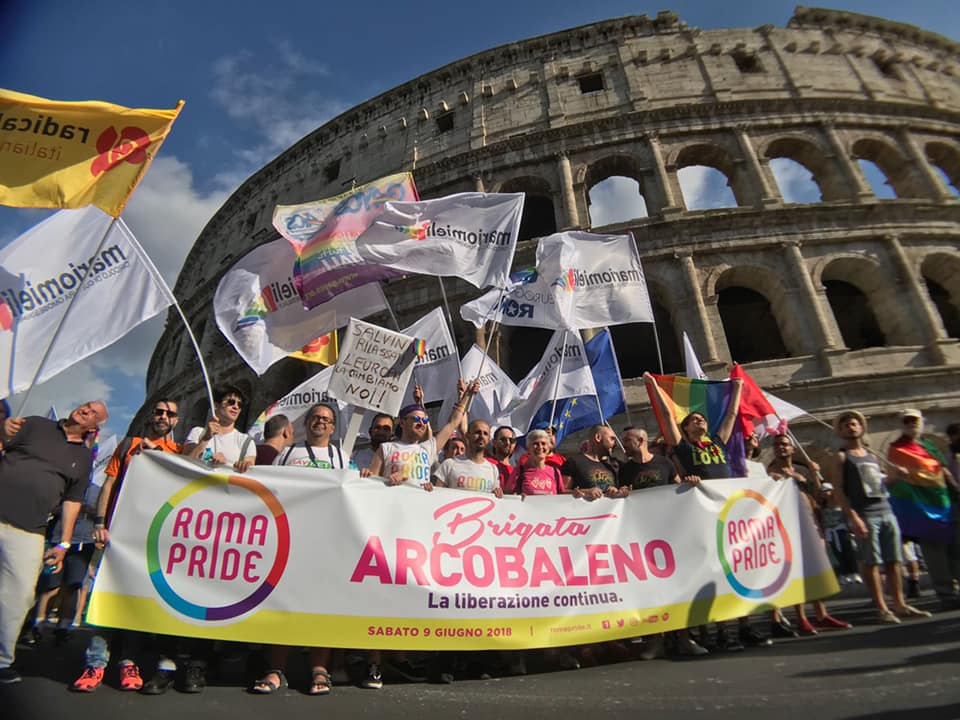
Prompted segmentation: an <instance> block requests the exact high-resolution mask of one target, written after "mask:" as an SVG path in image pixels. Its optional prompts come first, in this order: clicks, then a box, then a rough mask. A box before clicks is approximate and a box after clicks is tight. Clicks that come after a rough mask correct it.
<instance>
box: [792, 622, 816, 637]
mask: <svg viewBox="0 0 960 720" xmlns="http://www.w3.org/2000/svg"><path fill="white" fill-rule="evenodd" d="M797 628H798V629H799V630H800V634H801V635H803V636H804V637H809V636H810V635H816V634H817V629H816V628H815V627H814V626H813V625H811V624H810V621H809V620H807V619H806V618H803V619H802V620H800V622H798V623H797Z"/></svg>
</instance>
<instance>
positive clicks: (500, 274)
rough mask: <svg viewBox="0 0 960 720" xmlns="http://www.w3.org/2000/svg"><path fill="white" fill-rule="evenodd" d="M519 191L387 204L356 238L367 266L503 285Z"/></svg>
mask: <svg viewBox="0 0 960 720" xmlns="http://www.w3.org/2000/svg"><path fill="white" fill-rule="evenodd" d="M523 197H524V196H523V193H459V194H456V195H448V196H446V197H442V198H437V199H435V200H421V201H419V202H388V203H386V207H385V209H384V211H383V213H381V214H380V215H379V217H377V219H376V220H375V221H374V222H373V224H372V225H370V227H369V228H367V229H366V230H365V231H364V232H363V234H362V235H361V236H360V237H359V238H357V251H358V252H359V253H360V255H361V257H363V259H364V260H366V261H367V262H369V263H376V264H378V265H386V266H388V267H391V268H393V269H395V270H402V271H404V272H412V273H419V274H424V275H439V276H456V277H460V278H463V279H464V280H466V281H467V282H469V283H472V284H473V285H475V286H476V287H478V288H484V287H488V286H490V285H494V286H496V287H505V286H506V285H507V282H508V277H509V275H510V265H511V264H512V263H513V251H514V249H515V248H516V245H517V234H518V233H519V232H520V215H521V213H522V212H523Z"/></svg>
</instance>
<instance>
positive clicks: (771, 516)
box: [717, 489, 793, 600]
mask: <svg viewBox="0 0 960 720" xmlns="http://www.w3.org/2000/svg"><path fill="white" fill-rule="evenodd" d="M757 506H759V507H757ZM717 554H718V555H719V557H720V564H721V565H722V566H723V572H724V574H725V575H726V577H727V582H728V583H730V587H732V588H733V589H734V591H735V592H736V593H737V594H738V595H740V596H741V597H745V598H750V599H753V600H760V599H764V598H769V597H772V596H774V595H776V594H777V593H779V592H780V591H781V590H782V589H783V587H784V585H786V582H787V579H788V578H789V577H790V568H791V566H792V565H793V548H792V546H791V544H790V536H789V535H788V534H787V531H786V528H784V526H783V521H782V519H781V518H780V511H779V510H778V509H777V506H776V505H774V504H773V503H771V502H770V501H769V500H767V498H765V497H764V496H763V495H761V494H760V493H758V492H756V491H754V490H746V489H742V490H737V491H736V492H734V493H733V494H732V495H731V496H730V497H729V498H728V499H727V502H726V504H725V505H724V506H723V509H722V510H721V511H720V515H719V517H718V518H717Z"/></svg>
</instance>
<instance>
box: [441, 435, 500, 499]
mask: <svg viewBox="0 0 960 720" xmlns="http://www.w3.org/2000/svg"><path fill="white" fill-rule="evenodd" d="M489 442H490V424H489V423H488V422H486V421H484V420H472V421H471V422H470V425H469V426H468V428H467V437H466V445H467V452H466V456H465V457H462V458H447V459H446V460H444V461H443V462H442V463H440V465H439V466H438V467H437V469H436V470H435V471H434V473H433V482H434V484H435V485H443V486H445V487H448V488H459V489H461V490H472V491H473V492H483V493H493V494H494V495H496V496H497V497H498V498H499V497H503V488H502V487H500V472H499V471H498V470H497V468H496V466H495V465H493V464H492V463H490V462H488V461H487V458H486V455H485V453H484V450H485V449H486V447H487V443H489Z"/></svg>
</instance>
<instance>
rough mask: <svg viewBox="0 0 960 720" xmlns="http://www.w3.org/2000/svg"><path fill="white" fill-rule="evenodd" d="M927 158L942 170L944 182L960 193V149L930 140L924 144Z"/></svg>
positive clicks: (956, 192) (954, 191) (957, 193)
mask: <svg viewBox="0 0 960 720" xmlns="http://www.w3.org/2000/svg"><path fill="white" fill-rule="evenodd" d="M924 151H925V152H926V154H927V160H928V161H929V162H930V164H931V165H933V166H934V168H936V169H937V170H939V171H940V173H941V177H942V179H943V181H944V184H945V185H946V186H947V188H948V189H949V190H951V191H952V192H953V193H954V194H955V195H960V149H957V148H956V147H955V146H954V145H950V144H948V143H945V142H937V141H933V142H928V143H927V144H926V146H924Z"/></svg>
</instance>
